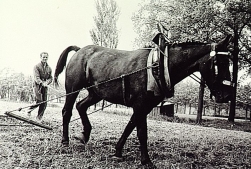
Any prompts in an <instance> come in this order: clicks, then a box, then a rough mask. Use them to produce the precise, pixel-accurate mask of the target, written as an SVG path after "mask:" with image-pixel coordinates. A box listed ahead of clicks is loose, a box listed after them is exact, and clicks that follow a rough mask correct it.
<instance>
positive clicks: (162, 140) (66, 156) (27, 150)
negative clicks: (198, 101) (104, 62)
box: [0, 101, 251, 169]
mask: <svg viewBox="0 0 251 169" xmlns="http://www.w3.org/2000/svg"><path fill="white" fill-rule="evenodd" d="M26 105H28V104H25V103H10V102H5V101H0V106H1V110H0V125H1V126H0V130H1V132H0V166H1V167H0V168H3V169H12V168H16V169H21V168H22V169H26V168H30V169H33V168H41V169H42V168H46V169H50V168H53V169H61V168H71V169H75V168H76V169H77V168H86V169H87V168H88V169H91V168H109V169H110V168H130V169H136V168H143V167H142V166H141V165H140V153H139V142H138V139H137V137H136V131H134V132H133V133H132V135H131V136H130V137H129V139H128V141H127V143H126V145H125V147H124V153H123V155H124V159H123V161H115V160H112V159H110V158H109V156H110V155H111V154H113V153H114V147H115V145H116V142H117V141H118V139H119V137H120V135H121V133H122V132H123V129H124V127H125V125H126V124H127V122H128V121H129V119H130V116H129V114H130V113H129V114H128V113H124V112H121V111H116V110H115V109H108V110H109V112H108V111H106V110H104V111H101V112H97V113H94V114H91V115H89V118H90V121H91V123H92V126H93V130H92V135H91V138H90V141H89V142H88V143H87V144H86V145H83V144H81V143H79V142H78V141H77V140H74V139H73V138H72V136H74V135H75V134H78V133H79V132H80V131H81V129H82V126H81V121H80V120H79V119H78V117H79V116H78V113H77V111H76V110H75V109H74V111H73V117H72V120H74V119H76V120H75V121H73V122H71V123H70V137H71V138H70V146H69V147H68V148H64V147H61V143H60V141H61V130H62V129H61V121H62V119H61V109H62V106H63V105H56V106H55V105H54V107H48V108H47V110H46V113H45V116H44V118H43V122H42V123H43V124H46V125H49V126H51V127H52V128H53V130H52V131H49V130H46V129H42V128H39V127H37V126H33V125H30V124H28V123H25V122H21V121H19V120H16V119H13V118H10V117H6V116H4V112H5V111H7V110H8V111H10V110H13V109H18V108H20V107H23V106H26ZM90 112H92V110H90V111H89V113H90ZM15 113H16V114H18V115H22V116H24V117H26V116H27V115H26V113H25V112H24V111H20V112H15ZM35 116H36V111H35V112H33V114H32V117H31V118H32V119H34V118H35ZM167 120H168V121H167ZM205 126H207V127H205ZM250 126H251V123H250V122H249V121H238V122H236V123H235V124H231V123H228V122H227V121H226V120H215V119H214V120H205V121H204V122H203V124H202V125H200V126H199V125H195V124H194V123H193V120H190V119H185V120H184V119H183V120H181V119H180V118H177V117H176V118H175V119H173V120H172V121H170V119H166V118H165V117H160V118H156V117H153V118H152V117H150V118H149V119H148V138H149V139H148V143H149V146H148V147H149V154H150V157H151V159H152V161H153V163H154V164H155V165H156V166H157V168H160V169H163V168H243V169H244V168H251V132H250V131H251V130H250V128H251V127H250Z"/></svg>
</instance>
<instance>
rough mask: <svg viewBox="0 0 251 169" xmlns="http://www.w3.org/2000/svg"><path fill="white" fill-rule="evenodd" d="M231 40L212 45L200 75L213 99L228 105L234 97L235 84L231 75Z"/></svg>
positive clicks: (228, 38) (229, 38) (201, 67)
mask: <svg viewBox="0 0 251 169" xmlns="http://www.w3.org/2000/svg"><path fill="white" fill-rule="evenodd" d="M230 40H231V35H229V36H227V37H226V38H225V39H224V40H222V41H220V42H219V43H214V44H211V52H210V56H209V59H208V60H207V61H205V62H203V63H202V64H200V73H201V75H202V76H203V78H204V80H205V82H206V84H207V86H208V87H209V89H210V92H211V98H212V96H214V97H215V101H216V102H217V103H227V102H228V101H230V100H231V98H232V97H233V92H234V85H235V84H234V83H233V81H232V78H231V73H230V67H231V66H230V59H231V52H230V49H229V48H228V47H229V43H230Z"/></svg>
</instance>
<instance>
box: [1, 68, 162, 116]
mask: <svg viewBox="0 0 251 169" xmlns="http://www.w3.org/2000/svg"><path fill="white" fill-rule="evenodd" d="M158 66H159V65H151V66H147V67H143V68H141V69H138V70H135V71H132V72H129V73H126V74H123V75H121V76H118V77H115V78H111V79H108V80H105V81H101V82H99V83H97V84H94V85H91V86H88V87H86V88H83V89H79V90H76V91H73V92H71V93H68V94H62V95H60V96H58V97H56V98H53V99H49V100H46V101H42V102H40V103H37V104H33V105H29V106H24V107H20V108H18V109H13V110H11V111H6V112H5V114H7V113H10V112H14V111H21V110H23V109H25V108H29V107H31V106H37V105H40V104H43V103H47V102H50V101H53V100H56V99H59V98H62V97H65V96H68V95H72V94H75V93H78V92H80V91H84V90H88V89H90V88H93V87H96V86H99V85H102V84H105V83H108V82H111V81H114V80H117V79H122V80H123V79H124V78H125V77H126V76H129V75H132V74H135V73H137V72H140V71H143V70H146V69H150V68H156V67H158ZM122 85H123V84H122ZM55 90H56V89H55ZM124 101H125V100H124Z"/></svg>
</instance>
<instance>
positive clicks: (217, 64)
mask: <svg viewBox="0 0 251 169" xmlns="http://www.w3.org/2000/svg"><path fill="white" fill-rule="evenodd" d="M160 35H161V34H160ZM160 35H159V36H160ZM229 39H230V36H228V37H226V38H225V39H224V40H222V41H220V42H219V43H214V44H209V43H181V44H176V45H169V52H168V55H169V64H168V67H169V73H170V81H171V87H172V88H173V87H174V85H175V84H177V83H178V82H180V81H181V80H182V79H184V78H185V77H187V76H189V75H190V74H192V73H193V72H195V71H200V72H201V74H202V76H203V78H204V80H205V81H206V84H207V86H208V87H209V89H210V90H211V93H212V95H214V96H215V98H216V101H217V102H227V101H228V100H229V99H230V98H231V95H232V93H231V92H232V90H231V89H232V87H231V85H230V84H231V83H229V81H230V80H231V79H230V72H229V60H228V56H227V55H225V54H226V52H228V49H227V46H228V43H229ZM165 45H166V44H165V43H164V42H163V40H162V41H161V44H160V48H163V46H165ZM78 49H80V48H78V47H76V46H70V47H68V48H66V49H65V50H64V51H63V53H62V54H61V56H60V58H59V60H58V63H57V67H56V71H55V82H57V78H58V75H59V74H60V73H61V72H62V71H63V69H64V67H65V65H66V60H67V56H68V53H69V52H70V51H72V50H75V51H77V52H76V53H75V54H74V55H73V56H72V58H71V59H70V61H69V63H68V65H67V67H66V79H65V89H66V93H67V94H69V93H71V92H74V91H78V90H81V89H82V88H87V90H88V92H89V95H88V96H87V97H86V98H84V99H83V100H81V101H80V102H78V103H77V104H76V108H77V110H78V112H79V115H80V117H81V120H82V124H83V132H82V133H81V138H80V139H81V141H82V143H86V142H88V140H89V137H90V133H91V129H92V127H91V124H90V121H89V119H88V116H87V114H86V110H87V109H88V107H90V106H91V105H93V104H95V103H97V102H99V101H100V100H102V99H104V100H106V101H108V102H111V103H116V104H121V105H126V106H129V107H132V108H133V115H132V117H131V119H130V121H129V123H128V124H127V126H126V128H125V130H124V132H123V134H122V136H121V138H120V139H119V141H118V143H117V145H116V152H115V155H114V156H115V157H118V158H121V157H122V149H123V146H124V144H125V142H126V140H127V138H128V136H129V135H130V134H131V132H132V131H133V129H134V128H137V136H138V139H139V142H140V150H141V163H142V164H143V165H150V166H153V164H152V162H151V160H150V158H149V155H148V150H147V114H149V113H150V112H151V110H152V109H153V107H155V106H156V105H158V104H159V103H160V102H161V101H162V100H163V99H164V98H165V96H166V93H165V92H168V91H165V90H163V91H165V92H164V93H162V94H161V95H158V96H155V95H154V94H153V93H152V92H148V91H147V69H146V66H147V58H148V55H149V53H150V50H149V49H139V50H135V51H123V50H116V49H109V48H104V47H100V46H95V45H90V46H86V47H84V48H82V49H80V50H78ZM217 52H218V53H217ZM219 52H220V53H219ZM210 53H211V55H210ZM120 77H121V78H120ZM110 79H112V80H110ZM107 80H108V81H107ZM106 81H107V82H106ZM104 82H106V83H104ZM90 86H91V87H90ZM77 96H78V92H76V93H74V94H69V95H67V97H66V101H65V105H64V108H63V110H62V114H63V136H62V144H63V145H68V144H69V136H68V135H69V133H68V129H69V122H70V119H71V116H72V109H73V105H74V103H75V101H76V98H77Z"/></svg>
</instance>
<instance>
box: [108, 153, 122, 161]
mask: <svg viewBox="0 0 251 169" xmlns="http://www.w3.org/2000/svg"><path fill="white" fill-rule="evenodd" d="M109 158H110V159H111V160H114V161H117V162H122V161H124V158H123V157H122V156H121V157H118V156H116V155H115V154H113V155H110V156H109Z"/></svg>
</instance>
